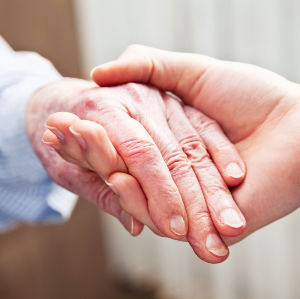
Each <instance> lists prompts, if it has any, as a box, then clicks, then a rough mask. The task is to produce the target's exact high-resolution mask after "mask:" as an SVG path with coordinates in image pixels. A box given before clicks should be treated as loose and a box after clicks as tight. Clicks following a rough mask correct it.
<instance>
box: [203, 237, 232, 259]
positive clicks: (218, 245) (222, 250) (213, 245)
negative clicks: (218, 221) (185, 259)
mask: <svg viewBox="0 0 300 299" xmlns="http://www.w3.org/2000/svg"><path fill="white" fill-rule="evenodd" d="M206 248H207V250H208V251H209V252H211V253H213V254H214V255H217V256H225V255H227V254H228V249H227V248H226V247H225V245H224V244H223V242H222V241H221V239H220V238H219V236H218V235H216V234H209V235H208V236H207V238H206Z"/></svg>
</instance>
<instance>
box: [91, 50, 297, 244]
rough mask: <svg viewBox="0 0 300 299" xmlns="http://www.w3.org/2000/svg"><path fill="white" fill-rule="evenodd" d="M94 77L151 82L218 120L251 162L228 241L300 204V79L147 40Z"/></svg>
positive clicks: (107, 81)
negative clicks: (241, 220)
mask: <svg viewBox="0 0 300 299" xmlns="http://www.w3.org/2000/svg"><path fill="white" fill-rule="evenodd" d="M92 78H93V79H94V81H95V82H96V83H97V84H99V85H100V86H111V85H116V84H123V83H126V82H141V83H149V84H152V85H154V86H157V87H159V88H161V89H163V90H166V91H170V92H172V93H174V94H175V95H177V96H178V97H180V98H181V99H182V100H183V101H184V103H186V104H188V105H191V106H193V107H194V108H196V109H199V110H200V111H202V112H203V113H205V114H206V115H207V116H209V117H211V118H212V119H214V120H216V121H217V122H218V123H219V124H220V125H221V127H222V129H223V130H224V132H225V133H226V135H227V136H228V138H229V139H230V141H231V142H233V143H234V144H235V146H236V148H237V149H238V151H239V153H240V155H241V156H242V157H243V159H244V161H245V163H246V166H247V177H246V179H245V181H244V182H243V183H242V184H241V185H240V186H238V187H236V188H233V189H232V194H233V197H234V199H235V201H236V202H237V204H238V206H239V207H240V209H241V210H242V212H243V214H244V215H245V217H246V220H247V229H246V231H245V232H244V233H243V234H242V235H241V236H239V237H235V238H228V237H225V238H224V240H225V241H226V243H227V244H228V245H230V244H233V243H235V242H238V241H239V240H241V239H243V238H245V237H246V236H247V235H249V234H250V233H252V232H254V231H255V230H257V229H259V228H261V227H263V226H265V225H267V224H269V223H271V222H273V221H275V220H277V219H279V218H281V217H284V216H285V215H287V214H289V213H291V212H292V211H294V210H295V209H297V208H298V207H299V205H300V188H299V183H300V171H299V169H300V159H298V157H299V155H300V105H299V98H300V89H299V85H297V84H294V83H292V82H290V81H288V80H286V79H284V78H282V77H281V76H279V75H277V74H275V73H272V72H270V71H267V70H265V69H262V68H259V67H256V66H252V65H247V64H242V63H234V62H224V61H219V60H216V59H213V58H209V57H206V56H202V55H196V54H182V53H171V52H166V51H161V50H156V49H152V48H147V47H144V46H131V47H129V48H128V49H127V50H126V51H125V52H124V53H123V54H122V56H121V57H120V58H119V59H118V60H116V61H115V62H111V63H108V64H105V65H102V66H100V67H97V68H95V69H94V70H93V71H92ZM184 110H185V112H186V113H187V115H188V117H189V119H190V121H191V122H192V123H193V125H194V126H195V127H196V129H197V131H198V133H199V134H201V136H202V138H203V135H202V134H203V131H202V127H201V119H199V118H197V117H195V116H194V115H193V114H192V113H191V112H192V110H191V108H190V107H185V108H184ZM198 126H199V127H198ZM206 133H208V132H206ZM206 133H204V134H206ZM223 147H224V144H219V145H216V148H215V149H214V150H222V149H223ZM215 162H216V161H215Z"/></svg>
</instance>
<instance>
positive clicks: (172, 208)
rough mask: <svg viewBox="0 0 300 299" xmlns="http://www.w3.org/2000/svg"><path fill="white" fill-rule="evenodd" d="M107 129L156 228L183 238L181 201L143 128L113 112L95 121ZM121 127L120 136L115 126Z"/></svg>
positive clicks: (185, 223) (184, 224)
mask: <svg viewBox="0 0 300 299" xmlns="http://www.w3.org/2000/svg"><path fill="white" fill-rule="evenodd" d="M97 122H99V123H100V124H101V125H102V126H103V127H104V128H105V130H106V132H107V134H108V137H109V139H110V140H111V142H112V144H113V145H114V147H115V148H116V150H117V152H118V154H119V155H120V156H121V157H122V159H123V160H124V162H125V164H126V165H127V168H128V171H129V173H130V174H131V175H132V176H133V177H135V178H136V179H137V181H138V182H139V184H140V185H141V187H142V189H143V190H144V192H145V195H146V197H147V199H148V207H149V212H150V214H151V217H152V219H153V222H154V224H155V225H156V227H157V228H158V229H159V230H160V231H161V232H162V233H163V234H164V235H165V236H167V237H169V238H172V239H177V240H178V239H182V238H183V237H185V235H186V233H187V226H188V225H187V215H186V211H185V207H184V204H183V202H182V198H181V196H180V193H179V191H178V188H177V186H176V185H175V183H174V181H173V179H172V176H171V174H170V172H169V169H168V167H167V165H166V164H165V162H164V159H163V157H162V155H161V153H160V151H159V149H158V148H157V146H156V144H155V142H154V141H153V139H152V138H151V136H150V135H149V134H148V133H147V131H146V130H145V128H144V127H143V126H142V125H141V124H140V123H139V122H138V121H136V120H134V119H133V118H131V117H130V116H129V115H128V114H126V113H124V112H123V111H120V110H119V109H116V110H115V111H114V112H113V118H111V117H110V113H103V114H101V116H100V117H99V119H98V121H97ZM120 126H122V133H120V132H117V131H116V127H120Z"/></svg>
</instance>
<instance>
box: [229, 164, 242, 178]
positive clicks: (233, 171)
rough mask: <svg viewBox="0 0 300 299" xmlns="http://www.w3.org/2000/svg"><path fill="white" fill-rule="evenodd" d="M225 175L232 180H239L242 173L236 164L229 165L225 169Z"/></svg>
mask: <svg viewBox="0 0 300 299" xmlns="http://www.w3.org/2000/svg"><path fill="white" fill-rule="evenodd" d="M226 174H227V175H228V176H231V177H232V178H241V177H242V176H243V175H244V172H243V171H242V169H241V168H240V166H239V165H238V164H237V163H229V164H228V165H227V167H226Z"/></svg>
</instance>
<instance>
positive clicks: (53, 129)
mask: <svg viewBox="0 0 300 299" xmlns="http://www.w3.org/2000/svg"><path fill="white" fill-rule="evenodd" d="M45 126H46V128H47V129H49V130H50V131H51V132H52V133H53V134H55V135H56V137H57V138H58V140H60V141H65V136H64V134H63V133H62V132H61V131H59V130H58V129H57V128H56V127H49V126H47V125H46V124H45Z"/></svg>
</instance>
